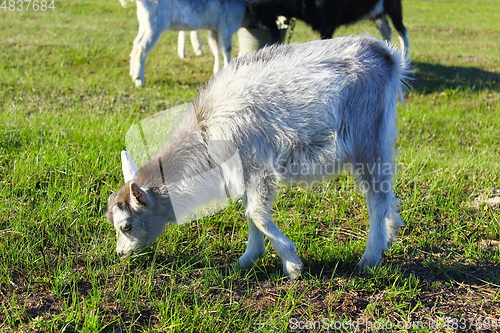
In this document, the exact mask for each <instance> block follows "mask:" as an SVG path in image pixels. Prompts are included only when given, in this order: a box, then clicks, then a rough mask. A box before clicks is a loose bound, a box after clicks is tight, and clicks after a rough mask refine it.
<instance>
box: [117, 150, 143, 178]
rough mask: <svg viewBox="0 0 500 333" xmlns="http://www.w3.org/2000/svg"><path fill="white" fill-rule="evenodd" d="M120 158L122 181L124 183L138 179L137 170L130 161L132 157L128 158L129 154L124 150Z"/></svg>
mask: <svg viewBox="0 0 500 333" xmlns="http://www.w3.org/2000/svg"><path fill="white" fill-rule="evenodd" d="M121 157H122V172H123V179H124V180H125V183H126V182H129V181H131V180H134V179H137V178H138V177H139V169H138V168H137V165H135V163H134V161H133V160H132V157H130V155H129V153H127V152H126V151H125V150H122V153H121Z"/></svg>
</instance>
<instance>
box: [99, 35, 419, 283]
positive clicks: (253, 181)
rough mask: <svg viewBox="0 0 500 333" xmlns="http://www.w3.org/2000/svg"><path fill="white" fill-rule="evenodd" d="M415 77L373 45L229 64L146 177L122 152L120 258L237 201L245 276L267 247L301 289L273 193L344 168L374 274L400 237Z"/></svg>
mask: <svg viewBox="0 0 500 333" xmlns="http://www.w3.org/2000/svg"><path fill="white" fill-rule="evenodd" d="M408 66H409V64H408V60H407V58H406V56H405V55H404V54H403V53H402V52H400V51H397V50H395V49H393V48H390V47H389V46H388V45H387V44H386V43H384V42H383V41H381V40H379V39H376V38H373V37H370V36H359V37H341V38H336V39H332V40H318V41H313V42H309V43H305V44H291V45H290V44H289V45H273V46H270V47H265V48H263V49H261V50H260V51H257V52H253V53H250V54H247V55H246V56H243V57H241V58H236V59H234V60H233V61H231V63H230V64H229V65H228V66H227V67H226V68H224V69H223V70H221V71H220V72H219V73H218V74H217V75H215V76H214V77H213V78H212V79H211V80H210V81H209V83H208V84H207V85H206V87H204V88H202V89H201V90H200V93H199V95H198V97H197V98H195V100H194V101H193V103H192V104H190V105H189V106H188V107H187V109H186V110H185V113H184V114H183V116H182V117H181V118H180V120H179V121H178V123H177V125H176V127H175V129H173V130H172V131H171V132H170V134H169V137H168V139H167V138H166V139H165V140H166V143H165V144H164V145H163V146H162V148H161V149H160V150H159V152H158V153H157V154H156V155H154V156H153V157H152V158H151V159H150V160H149V161H147V162H146V163H145V164H144V165H143V166H142V167H141V168H137V166H136V165H135V164H134V162H133V161H132V160H131V158H130V157H129V155H128V154H127V152H125V151H123V152H122V170H123V175H124V179H125V184H124V185H123V187H122V188H121V189H120V190H119V191H117V192H116V193H114V194H112V195H111V196H110V198H109V200H108V215H107V216H108V221H109V222H110V223H111V224H112V225H113V226H114V228H115V229H116V234H117V238H118V239H117V246H116V251H117V253H119V254H128V253H130V252H131V251H133V250H138V249H142V248H144V247H146V246H149V245H151V244H152V243H153V242H154V241H155V240H156V238H157V237H158V236H159V235H160V234H161V233H162V231H163V229H164V228H165V225H166V224H167V223H172V224H182V223H183V222H186V219H185V217H186V216H188V215H189V214H190V211H191V210H194V209H196V208H197V207H200V206H203V205H204V204H208V203H209V202H211V201H212V200H213V199H214V198H218V197H221V195H222V196H224V195H227V197H230V198H232V199H233V200H234V199H235V198H237V197H238V196H242V198H243V204H244V205H245V215H246V217H247V218H248V221H249V236H248V243H247V249H246V251H245V253H244V254H243V256H241V258H240V259H239V260H238V266H240V267H242V268H250V267H252V266H253V265H254V263H255V262H256V261H257V259H258V258H259V257H260V256H262V255H263V254H264V252H265V243H264V237H267V238H268V239H269V240H270V242H271V243H272V245H273V246H274V248H275V249H276V251H277V252H278V254H279V256H280V257H281V259H282V261H283V270H284V273H285V274H286V275H287V276H288V277H289V278H291V279H295V278H296V277H297V276H299V275H300V273H301V269H302V262H301V259H300V258H299V257H298V255H297V247H296V246H295V244H294V243H292V242H291V241H290V240H289V239H288V238H287V237H286V236H285V235H284V234H283V233H281V231H280V230H279V228H278V227H277V226H276V224H274V222H273V220H272V218H271V207H272V203H273V201H274V198H275V196H276V193H277V188H278V185H279V184H280V183H281V184H286V185H304V186H307V187H310V186H313V185H314V184H316V183H318V182H321V181H325V180H328V179H331V178H333V177H335V176H336V175H338V174H339V173H341V172H342V170H344V169H346V168H347V169H350V170H351V171H352V173H353V174H354V175H355V176H356V179H357V182H358V186H359V188H360V190H361V191H362V192H363V193H364V194H365V195H366V201H367V204H368V213H369V217H370V231H369V234H368V240H367V244H366V250H365V252H364V254H363V257H362V258H361V261H360V266H361V267H373V266H375V265H377V264H379V263H380V261H381V259H382V252H383V251H386V250H388V249H389V245H390V243H391V242H392V241H393V239H394V237H395V236H396V234H397V229H398V227H399V226H401V225H403V223H402V222H401V219H400V217H399V215H398V213H397V211H396V205H397V199H396V198H395V197H394V194H393V190H392V179H393V173H394V168H393V163H392V160H391V159H392V157H393V145H394V139H395V135H396V124H395V119H396V103H397V99H398V96H399V97H400V98H402V93H403V89H404V86H405V79H406V76H407V74H408V73H409V69H408Z"/></svg>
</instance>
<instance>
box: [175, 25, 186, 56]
mask: <svg viewBox="0 0 500 333" xmlns="http://www.w3.org/2000/svg"><path fill="white" fill-rule="evenodd" d="M177 54H178V55H179V58H181V59H184V58H186V32H185V31H183V30H181V31H179V36H177Z"/></svg>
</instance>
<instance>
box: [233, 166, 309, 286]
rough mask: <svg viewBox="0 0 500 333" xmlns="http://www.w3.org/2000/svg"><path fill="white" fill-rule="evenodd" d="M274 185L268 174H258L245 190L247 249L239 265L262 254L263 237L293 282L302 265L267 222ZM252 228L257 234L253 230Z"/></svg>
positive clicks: (291, 246) (289, 243)
mask: <svg viewBox="0 0 500 333" xmlns="http://www.w3.org/2000/svg"><path fill="white" fill-rule="evenodd" d="M276 185H277V184H276V178H275V177H274V176H272V174H271V173H269V174H265V173H262V174H261V175H260V176H255V177H253V179H251V180H250V182H249V184H248V186H247V192H246V199H247V200H246V201H247V204H246V209H245V215H246V216H247V218H248V220H249V221H250V224H249V226H250V234H249V239H248V245H249V247H248V248H247V251H245V254H244V255H243V256H242V257H241V258H240V259H239V262H241V264H242V265H243V264H244V263H247V262H248V261H249V260H254V259H255V256H256V255H257V254H259V253H260V254H262V253H263V251H265V248H264V237H263V236H266V237H267V238H268V239H269V241H270V242H271V243H272V244H273V246H274V248H275V250H276V252H278V255H279V256H280V258H281V261H282V262H283V273H284V274H285V275H286V276H288V278H290V279H291V280H294V279H296V278H297V277H298V276H299V275H300V274H301V272H302V261H301V260H300V258H299V257H298V256H297V247H296V246H295V244H293V243H292V241H290V239H288V238H287V237H286V236H285V235H283V233H282V232H281V231H280V230H279V228H278V226H276V224H275V223H274V222H273V220H272V218H271V206H272V203H273V202H274V197H275V192H276ZM252 225H253V226H252ZM254 227H255V228H256V229H258V230H259V231H260V233H259V232H257V230H253V228H254Z"/></svg>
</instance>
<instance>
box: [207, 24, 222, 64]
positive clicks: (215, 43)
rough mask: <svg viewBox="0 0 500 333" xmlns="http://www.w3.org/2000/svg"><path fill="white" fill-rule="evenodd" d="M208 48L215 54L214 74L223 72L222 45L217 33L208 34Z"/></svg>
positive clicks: (210, 32) (211, 31)
mask: <svg viewBox="0 0 500 333" xmlns="http://www.w3.org/2000/svg"><path fill="white" fill-rule="evenodd" d="M208 46H209V47H210V50H212V53H213V54H214V74H215V73H217V72H218V71H220V70H221V68H222V64H221V60H220V53H221V52H220V45H219V37H218V33H217V31H214V30H210V31H209V32H208Z"/></svg>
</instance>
